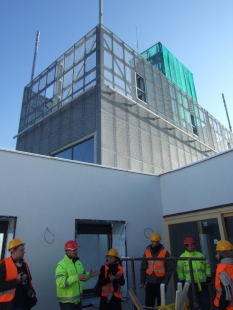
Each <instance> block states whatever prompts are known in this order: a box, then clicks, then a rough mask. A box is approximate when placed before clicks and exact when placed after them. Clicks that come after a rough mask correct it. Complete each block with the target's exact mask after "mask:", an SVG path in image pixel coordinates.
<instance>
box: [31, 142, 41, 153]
mask: <svg viewBox="0 0 233 310" xmlns="http://www.w3.org/2000/svg"><path fill="white" fill-rule="evenodd" d="M32 153H35V154H40V143H37V144H33V146H32Z"/></svg>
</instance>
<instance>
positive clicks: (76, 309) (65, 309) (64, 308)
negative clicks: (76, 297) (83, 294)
mask: <svg viewBox="0 0 233 310" xmlns="http://www.w3.org/2000/svg"><path fill="white" fill-rule="evenodd" d="M59 305H60V309H61V310H82V309H83V306H82V303H81V302H79V303H78V304H72V303H63V302H59Z"/></svg>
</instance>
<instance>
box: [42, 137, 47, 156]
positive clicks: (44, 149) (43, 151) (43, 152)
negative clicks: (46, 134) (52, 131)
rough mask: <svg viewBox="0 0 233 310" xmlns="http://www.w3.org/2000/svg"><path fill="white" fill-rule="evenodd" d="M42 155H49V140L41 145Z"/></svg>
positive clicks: (45, 140)
mask: <svg viewBox="0 0 233 310" xmlns="http://www.w3.org/2000/svg"><path fill="white" fill-rule="evenodd" d="M40 154H41V155H48V154H49V138H46V139H44V140H42V141H41V143H40Z"/></svg>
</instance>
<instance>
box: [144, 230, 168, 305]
mask: <svg viewBox="0 0 233 310" xmlns="http://www.w3.org/2000/svg"><path fill="white" fill-rule="evenodd" d="M161 240H162V238H161V235H160V234H159V233H158V232H154V233H153V234H152V235H151V236H150V241H151V244H150V245H148V246H147V248H146V250H145V252H144V255H143V257H148V258H150V257H151V260H143V261H142V263H141V269H140V283H141V288H143V289H145V290H146V296H145V303H146V307H152V308H153V307H154V305H155V301H156V299H157V305H158V306H160V305H161V295H160V284H161V283H162V284H165V291H166V289H167V285H168V283H169V281H170V278H171V275H172V270H173V267H172V261H171V260H153V259H154V258H158V257H161V258H162V257H170V254H169V252H168V251H167V250H165V249H164V247H163V245H162V244H161V243H160V241H161Z"/></svg>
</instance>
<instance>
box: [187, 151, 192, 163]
mask: <svg viewBox="0 0 233 310" xmlns="http://www.w3.org/2000/svg"><path fill="white" fill-rule="evenodd" d="M185 159H186V165H188V164H190V163H191V162H192V155H191V154H190V153H187V152H186V153H185Z"/></svg>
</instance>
